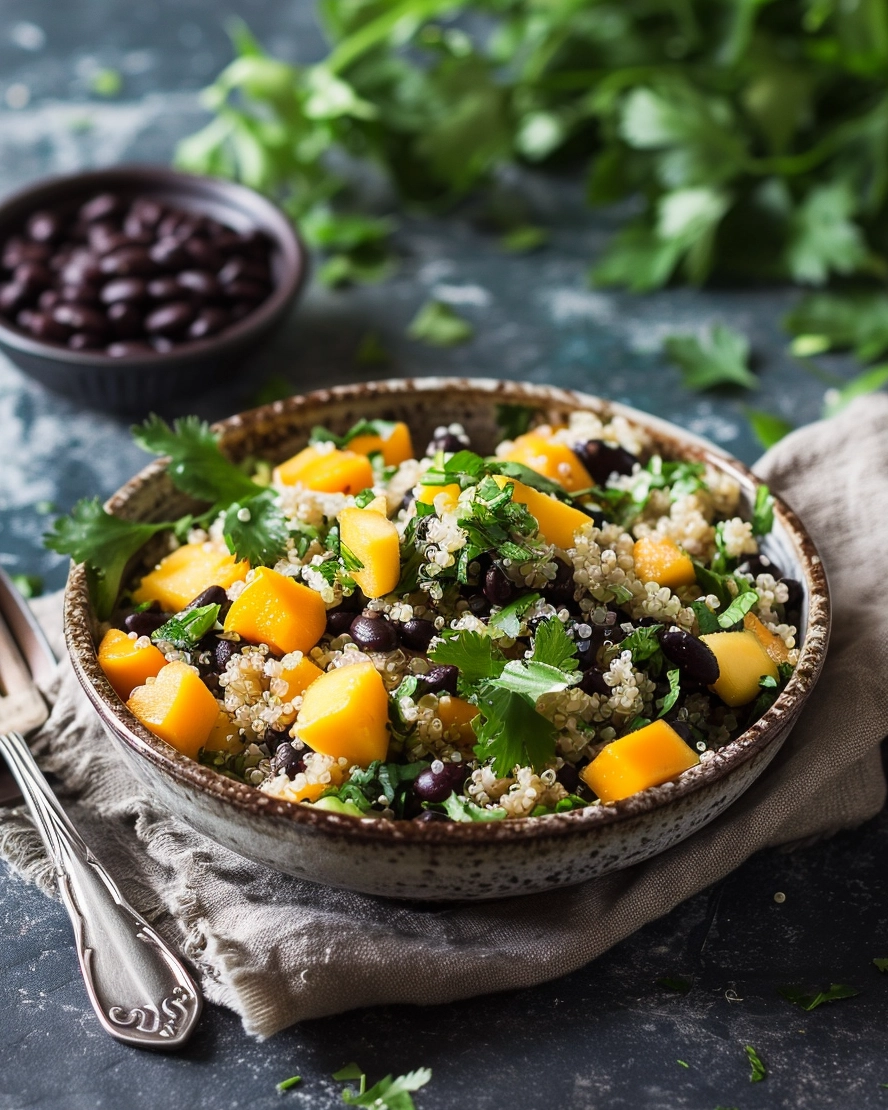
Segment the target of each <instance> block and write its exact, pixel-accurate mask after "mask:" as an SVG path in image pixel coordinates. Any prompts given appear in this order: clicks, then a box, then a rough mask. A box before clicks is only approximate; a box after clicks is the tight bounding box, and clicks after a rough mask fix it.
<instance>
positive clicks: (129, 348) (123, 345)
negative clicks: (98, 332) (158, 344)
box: [105, 339, 154, 358]
mask: <svg viewBox="0 0 888 1110" xmlns="http://www.w3.org/2000/svg"><path fill="white" fill-rule="evenodd" d="M105 354H106V355H110V356H111V357H112V358H128V357H130V356H131V355H153V354H154V348H153V347H152V346H151V344H150V343H144V342H142V341H141V340H138V339H129V340H121V341H120V342H119V343H110V344H109V345H108V346H107V347H106V348H105Z"/></svg>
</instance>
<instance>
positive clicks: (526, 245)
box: [500, 224, 549, 254]
mask: <svg viewBox="0 0 888 1110" xmlns="http://www.w3.org/2000/svg"><path fill="white" fill-rule="evenodd" d="M548 241H549V233H548V232H547V231H546V230H545V228H542V227H536V226H535V225H534V224H524V225H523V226H521V227H515V228H512V230H511V231H507V232H506V234H505V235H503V236H502V238H501V239H500V246H501V247H502V248H503V250H506V251H509V252H510V253H511V254H524V253H525V252H527V251H535V250H538V249H539V248H540V247H542V246H544V245H545V244H546V243H547V242H548Z"/></svg>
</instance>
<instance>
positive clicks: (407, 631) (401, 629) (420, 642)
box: [396, 617, 435, 651]
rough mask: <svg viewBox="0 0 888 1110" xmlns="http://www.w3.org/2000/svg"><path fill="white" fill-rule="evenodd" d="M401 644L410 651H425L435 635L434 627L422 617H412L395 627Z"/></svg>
mask: <svg viewBox="0 0 888 1110" xmlns="http://www.w3.org/2000/svg"><path fill="white" fill-rule="evenodd" d="M396 627H397V629H398V635H399V636H400V637H401V643H402V644H403V645H404V647H406V648H410V650H411V651H426V650H427V649H428V646H429V644H430V643H431V640H432V637H433V636H434V635H435V626H434V624H433V623H432V622H431V621H427V620H424V619H423V618H422V617H414V618H413V619H412V620H409V621H404V623H403V624H399V625H397V626H396Z"/></svg>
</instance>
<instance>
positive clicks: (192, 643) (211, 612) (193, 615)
mask: <svg viewBox="0 0 888 1110" xmlns="http://www.w3.org/2000/svg"><path fill="white" fill-rule="evenodd" d="M219 608H220V607H219V606H218V605H199V606H197V608H196V609H186V610H184V611H183V612H181V613H177V614H176V616H174V617H172V618H171V619H170V620H168V621H167V622H166V623H165V624H162V625H161V626H160V628H157V629H155V631H154V632H152V633H151V639H152V641H153V642H154V643H155V644H157V643H160V642H161V641H167V642H169V643H171V644H172V645H173V647H175V648H178V649H179V650H180V651H190V650H191V649H192V648H194V647H196V645H197V644H198V642H199V641H200V640H202V639H203V638H204V636H206V634H207V633H208V632H209V631H210V629H211V628H212V627H213V625H214V624H215V623H216V621H217V620H218V619H219Z"/></svg>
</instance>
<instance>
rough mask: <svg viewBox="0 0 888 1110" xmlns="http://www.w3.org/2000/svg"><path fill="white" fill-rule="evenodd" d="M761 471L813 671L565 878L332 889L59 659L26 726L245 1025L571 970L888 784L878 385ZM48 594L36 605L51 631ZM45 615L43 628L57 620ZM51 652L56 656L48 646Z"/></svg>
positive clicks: (28, 852) (14, 860) (112, 856)
mask: <svg viewBox="0 0 888 1110" xmlns="http://www.w3.org/2000/svg"><path fill="white" fill-rule="evenodd" d="M757 470H758V473H759V474H760V475H761V476H762V477H763V478H764V479H766V480H767V481H768V482H769V483H770V485H771V486H772V488H774V489H775V490H776V491H778V492H779V493H781V494H782V495H784V496H785V498H786V500H787V501H788V502H789V504H790V505H792V506H793V508H794V509H795V510H796V511H797V512H798V513H799V515H800V516H801V517H802V519H803V520H804V521H805V523H806V525H807V527H808V529H809V530H810V532H811V535H812V536H813V538H814V540H815V542H816V543H817V544H818V546H819V548H820V551H821V554H822V556H823V559H824V563H825V565H826V567H827V571H828V574H829V578H830V586H831V590H832V598H833V606H834V625H833V632H832V641H831V644H830V648H829V654H828V658H827V661H826V665H825V668H824V671H823V674H822V677H821V679H820V681H819V684H818V686H817V688H816V689H815V691H814V693H813V694H812V696H811V698H810V700H809V702H808V704H807V707H806V709H805V711H804V713H803V715H802V717H801V718H800V720H799V722H798V724H797V725H796V727H795V729H794V730H793V732H792V734H791V735H790V737H789V738H788V739H787V741H786V743H785V744H784V747H783V749H782V750H781V752H780V754H779V755H778V756H777V758H776V759H775V760H774V762H773V763H772V764H771V766H770V767H769V768H768V769H767V770H766V771H765V772H764V774H763V775H762V777H761V778H760V779H759V780H758V781H757V782H756V783H755V784H754V785H753V786H752V787H751V788H750V789H749V790H748V791H747V792H746V793H745V794H744V795H743V796H742V797H741V798H740V799H739V800H738V801H737V802H735V803H734V804H733V805H732V806H731V807H730V808H729V809H728V810H727V811H726V812H725V813H724V814H723V815H722V816H721V817H719V818H718V819H716V820H715V821H713V822H712V823H711V824H709V825H708V826H706V827H705V828H704V829H702V830H701V831H700V832H698V833H696V834H695V835H694V836H693V837H691V838H690V839H688V840H686V841H684V842H683V843H682V844H679V845H677V846H676V847H674V848H672V849H670V850H669V851H667V852H664V853H663V854H661V855H659V856H657V857H655V858H654V859H651V860H648V861H647V862H645V863H641V864H638V865H636V866H634V867H631V868H629V869H627V870H624V871H621V872H618V873H616V874H613V875H608V876H605V877H604V878H600V879H594V880H591V881H589V882H586V883H584V884H582V885H580V886H576V887H573V888H570V889H567V890H560V891H554V892H549V893H544V894H537V895H530V896H524V897H522V898H517V899H511V900H508V901H501V902H492V903H478V904H465V903H463V904H459V905H452V906H443V907H442V906H440V905H437V906H429V907H423V906H420V905H417V904H413V903H411V904H401V903H397V902H394V901H389V900H385V899H379V898H373V897H370V896H367V895H362V894H352V893H349V892H346V891H338V890H330V889H326V888H323V887H319V886H316V885H314V884H311V883H307V882H302V881H300V880H298V879H295V878H291V877H289V876H285V875H280V874H278V873H276V872H274V871H271V870H268V869H265V868H263V867H261V866H259V865H257V864H254V863H251V862H249V861H247V860H245V859H242V858H241V857H239V856H237V855H235V854H233V853H232V852H229V851H227V850H225V849H223V848H220V847H218V846H216V845H215V844H213V843H211V842H210V841H208V840H205V839H203V838H202V837H200V836H198V835H197V834H196V833H194V832H192V831H191V830H190V829H189V828H188V827H187V826H186V825H184V824H183V823H181V822H180V821H178V820H177V819H175V818H172V817H170V816H169V815H168V814H167V813H165V812H164V811H163V810H161V809H160V808H159V807H158V806H157V805H156V803H155V802H154V800H153V799H152V798H151V797H150V796H149V795H148V794H147V792H146V790H145V789H144V788H143V787H142V786H141V784H139V783H138V782H137V781H136V780H135V779H133V778H132V777H131V776H130V775H129V773H128V771H127V770H126V768H125V767H124V765H123V763H122V762H121V761H120V760H119V759H118V757H117V756H116V755H115V753H114V750H113V749H112V747H111V744H110V741H108V740H107V739H106V737H105V735H104V733H103V732H102V730H101V727H100V726H99V722H98V719H97V717H96V716H95V714H94V713H93V711H92V709H91V708H90V706H89V705H88V703H87V701H86V699H85V697H84V696H83V695H82V694H81V691H80V689H79V687H78V685H77V682H76V679H75V678H74V675H73V672H72V670H71V668H70V665H69V664H68V663H67V662H63V663H61V664H60V665H59V668H58V674H57V677H56V680H55V683H54V687H53V689H52V691H51V696H52V698H53V701H54V708H53V712H52V716H51V717H50V720H49V722H48V724H47V725H46V727H45V728H44V729H43V730H42V731H41V733H40V735H39V736H38V737H37V740H36V742H35V745H34V746H35V750H36V752H37V754H38V757H39V759H40V762H41V763H42V765H43V767H44V768H45V769H46V770H48V771H51V772H53V773H54V774H55V775H56V776H57V779H58V783H59V793H60V795H61V797H62V800H63V803H64V805H65V807H66V809H67V810H68V812H69V813H70V815H71V818H72V819H73V821H74V822H75V824H76V825H77V826H78V827H79V828H80V830H81V831H82V833H83V835H84V837H85V838H86V840H87V842H88V843H90V844H91V845H92V846H93V847H94V848H95V850H96V852H97V854H99V855H100V856H101V857H102V859H103V860H104V861H105V862H106V863H107V865H108V866H109V868H110V869H111V870H112V872H113V873H114V874H115V875H116V876H117V878H118V880H119V881H120V885H121V887H122V888H123V891H124V893H125V895H126V896H127V897H128V898H129V900H130V901H131V902H132V903H133V905H135V906H136V907H137V908H138V909H139V910H140V911H141V912H142V913H143V914H145V916H147V917H148V918H149V919H151V920H152V922H153V923H154V924H155V926H156V928H157V929H158V930H159V931H160V932H161V933H163V934H164V935H165V936H166V937H167V939H168V940H170V941H171V942H172V943H174V944H175V945H177V946H178V947H179V948H180V950H181V951H183V953H184V954H185V955H186V956H187V957H189V958H190V959H191V960H192V961H193V962H194V964H195V965H196V967H197V969H198V971H199V973H200V976H201V979H202V982H203V986H204V989H205V992H206V995H207V997H208V998H209V999H210V1000H212V1001H213V1002H217V1003H221V1004H222V1005H224V1006H228V1007H230V1008H231V1009H233V1010H235V1011H236V1012H237V1013H238V1014H239V1015H240V1016H241V1018H242V1020H243V1024H244V1028H245V1029H246V1031H247V1032H248V1033H250V1034H253V1035H256V1036H259V1037H267V1036H270V1035H271V1034H273V1033H275V1032H276V1031H278V1030H280V1029H283V1028H285V1027H286V1026H288V1025H290V1024H292V1023H293V1022H297V1021H301V1020H304V1019H307V1018H314V1017H320V1016H323V1015H327V1014H333V1013H337V1012H340V1011H343V1010H347V1009H351V1008H356V1007H360V1006H369V1005H374V1004H382V1003H393V1002H410V1003H422V1004H429V1003H439V1002H447V1001H452V1000H454V999H459V998H467V997H470V996H472V995H477V994H484V993H488V992H493V991H502V990H507V989H514V988H519V987H529V986H532V985H534V984H536V983H539V982H543V981H545V980H547V979H552V978H555V977H556V976H560V975H564V974H565V973H567V972H570V971H573V970H575V969H576V968H578V967H581V966H582V965H583V964H585V963H587V962H588V961H590V960H592V959H594V958H595V957H597V956H599V955H601V953H602V952H604V951H606V950H607V949H608V948H610V947H611V946H612V945H614V944H616V943H617V942H618V941H620V940H622V939H623V938H624V937H626V936H628V935H629V934H630V933H632V932H634V931H635V930H636V929H638V928H640V927H641V926H642V925H644V924H645V923H646V922H648V921H651V920H653V919H654V918H657V917H659V916H661V915H662V914H665V913H667V912H668V911H669V910H671V909H672V908H673V907H674V906H676V905H677V904H678V903H679V902H681V901H683V900H684V899H686V898H688V897H690V896H691V895H693V894H695V893H696V892H697V891H699V890H701V889H703V888H704V887H706V886H708V885H710V884H711V883H713V882H715V881H716V880H718V879H721V878H722V877H723V876H725V875H727V874H728V873H729V872H730V871H732V870H733V869H734V868H736V867H738V866H739V865H740V864H741V863H742V862H743V861H744V860H745V859H747V858H748V857H749V856H751V855H752V854H753V853H754V852H756V851H758V850H760V849H762V848H768V847H773V846H776V845H781V844H787V843H790V842H797V841H800V840H804V839H807V838H812V837H818V836H825V835H829V834H831V833H833V832H835V831H837V830H838V829H841V828H846V827H850V826H854V825H857V824H858V823H860V822H861V821H864V820H866V819H867V818H869V817H871V816H873V815H874V814H875V813H877V812H878V810H879V809H880V808H881V806H882V804H883V802H884V798H885V782H884V777H883V775H882V771H881V764H880V759H879V744H880V741H881V740H882V738H883V737H884V736H885V735H886V733H888V699H886V698H885V697H884V696H882V694H881V691H880V688H879V684H878V683H877V682H875V683H874V682H873V677H874V676H879V675H885V674H888V606H886V605H885V604H883V602H882V600H881V598H882V596H883V595H882V592H881V591H882V586H883V573H884V569H885V559H884V558H883V557H882V555H881V553H882V552H884V551H885V550H886V549H888V397H886V396H881V395H877V396H870V397H866V398H862V399H860V400H858V401H857V402H855V403H854V404H852V405H851V406H850V407H849V408H848V409H847V410H846V411H845V412H844V413H843V414H842V415H840V416H839V417H837V418H835V419H833V420H831V421H829V422H826V423H820V424H814V425H811V426H809V427H806V428H802V429H800V430H799V431H797V432H795V433H793V434H792V435H790V436H788V437H787V438H786V439H785V440H783V441H782V442H781V443H779V444H778V445H777V446H776V447H775V448H774V449H772V450H771V451H770V452H769V453H768V454H767V455H766V456H765V457H764V458H763V459H762V460H761V462H760V463H759V465H758V467H757ZM60 612H61V607H60V602H59V599H58V597H55V598H52V599H44V603H43V605H42V606H41V613H40V615H41V618H42V619H44V620H45V622H46V623H47V624H48V625H50V626H52V625H54V626H55V633H56V635H57V634H58V631H59V626H60ZM50 632H51V634H52V628H50ZM60 657H61V655H60ZM0 855H3V856H4V857H5V858H6V859H7V860H9V862H10V863H11V864H12V865H13V867H15V868H16V869H17V870H18V871H19V872H20V873H21V874H22V875H23V876H24V877H25V878H27V879H28V880H30V881H33V882H37V883H40V884H41V885H42V886H43V887H44V888H45V889H47V890H51V888H52V877H51V874H50V871H49V868H48V865H47V863H46V860H45V857H44V855H43V852H42V849H41V845H40V842H39V840H38V839H37V836H36V833H35V832H34V830H33V828H32V827H31V826H30V823H29V821H28V819H27V817H26V816H25V815H24V814H22V813H13V814H9V815H7V816H4V817H2V819H0Z"/></svg>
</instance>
